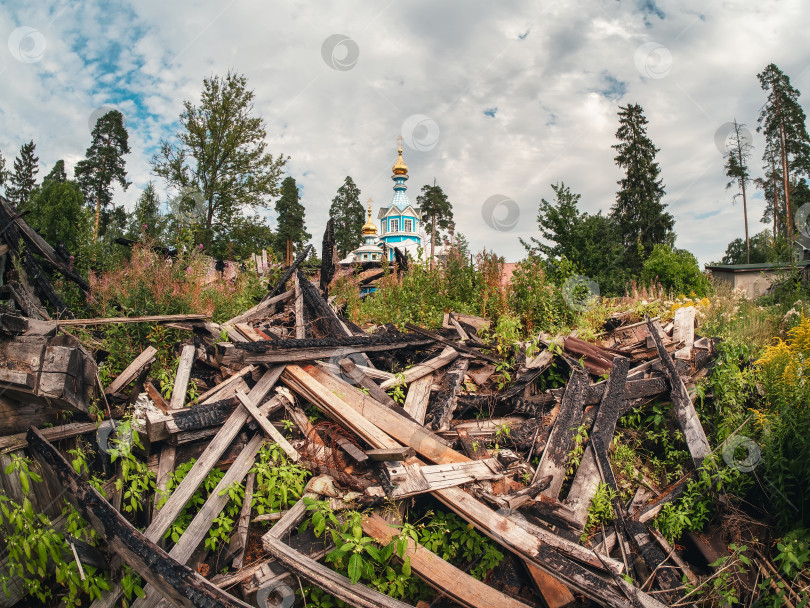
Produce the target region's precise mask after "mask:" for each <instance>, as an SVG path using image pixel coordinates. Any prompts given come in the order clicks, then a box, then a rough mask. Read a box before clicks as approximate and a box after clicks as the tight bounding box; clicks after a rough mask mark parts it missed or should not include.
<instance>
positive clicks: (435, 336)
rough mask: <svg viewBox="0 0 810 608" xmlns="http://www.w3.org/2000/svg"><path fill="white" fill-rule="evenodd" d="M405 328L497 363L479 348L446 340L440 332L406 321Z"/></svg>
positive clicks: (462, 351) (460, 350)
mask: <svg viewBox="0 0 810 608" xmlns="http://www.w3.org/2000/svg"><path fill="white" fill-rule="evenodd" d="M405 329H408V330H410V331H412V332H415V333H417V334H422V335H423V336H427V337H428V338H430V339H431V340H434V341H435V342H439V343H441V344H444V345H446V346H452V347H453V348H455V349H456V350H457V351H459V352H461V353H466V354H468V355H472V356H474V357H477V358H479V359H484V360H485V361H490V362H492V363H497V362H498V360H497V359H493V358H492V357H490V356H489V355H485V354H484V353H482V352H481V351H479V350H476V349H474V348H470V347H469V346H465V345H464V344H460V343H459V342H453V341H452V340H448V339H447V338H445V337H444V336H442V335H440V334H437V333H436V332H435V331H430V330H428V329H424V328H423V327H419V326H418V325H414V324H413V323H406V324H405Z"/></svg>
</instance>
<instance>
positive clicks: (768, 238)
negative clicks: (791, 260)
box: [722, 230, 786, 264]
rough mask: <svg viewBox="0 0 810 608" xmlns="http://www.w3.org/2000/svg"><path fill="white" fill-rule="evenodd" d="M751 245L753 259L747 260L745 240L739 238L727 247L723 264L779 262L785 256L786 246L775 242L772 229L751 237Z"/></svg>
mask: <svg viewBox="0 0 810 608" xmlns="http://www.w3.org/2000/svg"><path fill="white" fill-rule="evenodd" d="M749 243H750V245H751V261H750V262H746V259H747V258H746V249H745V240H743V239H740V238H737V239H734V240H733V241H731V242H730V243H729V244H728V246H727V247H726V253H725V255H723V260H722V263H723V264H747V263H750V264H762V263H764V262H779V261H781V260H784V259H786V258H785V257H784V254H785V251H784V247H780V246H779V245H780V243H778V242H775V241H774V239H773V234H772V233H771V231H770V230H763V231H762V232H759V233H757V234H755V235H754V236H752V237H751V238H750V239H749Z"/></svg>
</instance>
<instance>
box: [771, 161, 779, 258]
mask: <svg viewBox="0 0 810 608" xmlns="http://www.w3.org/2000/svg"><path fill="white" fill-rule="evenodd" d="M771 175H772V176H773V238H774V245H775V244H776V237H777V235H778V234H779V232H778V230H779V223H778V221H777V218H776V216H777V214H778V213H779V186H778V183H777V181H776V163H775V161H774V160H773V157H771Z"/></svg>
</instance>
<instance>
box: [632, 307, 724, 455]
mask: <svg viewBox="0 0 810 608" xmlns="http://www.w3.org/2000/svg"><path fill="white" fill-rule="evenodd" d="M647 327H648V329H649V331H650V335H651V336H652V337H653V340H655V346H656V348H657V349H658V356H659V357H660V358H661V362H662V363H663V365H664V372H665V373H666V376H667V380H668V381H669V385H670V389H671V390H670V397H671V398H672V403H673V405H674V408H673V409H674V410H675V416H676V418H677V419H678V423H679V424H680V426H681V430H682V431H683V436H684V440H685V441H686V445H687V447H688V448H689V453H690V454H691V455H692V462H693V463H694V465H695V468H698V467H700V465H701V464H702V463H703V460H704V459H705V458H706V457H707V456H708V455H709V454H710V453H711V448H709V441H708V439H706V433H705V432H704V431H703V426H702V425H701V424H700V419H699V418H698V415H697V412H696V411H695V406H694V404H693V403H692V399H690V398H689V393H688V392H687V390H686V385H684V383H683V379H682V378H681V377H680V375H679V374H678V371H677V369H676V368H675V362H674V361H673V359H672V357H671V356H670V354H669V353H668V352H667V350H666V348H664V343H663V341H662V340H661V336H660V335H659V333H658V328H657V327H656V326H655V325H654V324H653V322H652V320H648V321H647Z"/></svg>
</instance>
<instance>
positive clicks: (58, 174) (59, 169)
mask: <svg viewBox="0 0 810 608" xmlns="http://www.w3.org/2000/svg"><path fill="white" fill-rule="evenodd" d="M66 181H67V173H65V161H63V160H58V161H56V164H54V166H53V169H51V172H50V173H48V175H46V176H45V179H43V180H42V183H43V184H44V183H46V182H57V183H60V184H63V183H65V182H66Z"/></svg>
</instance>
